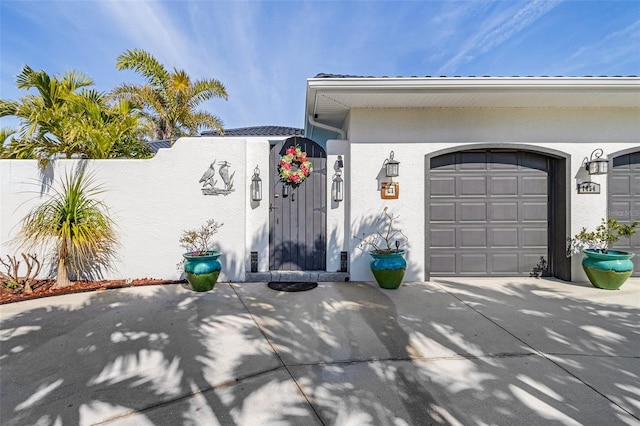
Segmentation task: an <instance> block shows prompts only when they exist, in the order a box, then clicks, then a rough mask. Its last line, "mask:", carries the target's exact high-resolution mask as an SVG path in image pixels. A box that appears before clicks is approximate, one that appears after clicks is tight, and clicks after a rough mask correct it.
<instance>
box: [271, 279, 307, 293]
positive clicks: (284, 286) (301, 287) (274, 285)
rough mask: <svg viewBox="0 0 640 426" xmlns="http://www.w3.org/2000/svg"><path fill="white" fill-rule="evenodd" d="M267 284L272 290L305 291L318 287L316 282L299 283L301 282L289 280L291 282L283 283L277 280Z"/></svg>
mask: <svg viewBox="0 0 640 426" xmlns="http://www.w3.org/2000/svg"><path fill="white" fill-rule="evenodd" d="M267 286H268V287H269V288H270V289H272V290H278V291H289V292H293V291H307V290H313V289H314V288H316V287H318V283H301V282H291V283H283V282H279V281H271V282H270V283H269V284H267Z"/></svg>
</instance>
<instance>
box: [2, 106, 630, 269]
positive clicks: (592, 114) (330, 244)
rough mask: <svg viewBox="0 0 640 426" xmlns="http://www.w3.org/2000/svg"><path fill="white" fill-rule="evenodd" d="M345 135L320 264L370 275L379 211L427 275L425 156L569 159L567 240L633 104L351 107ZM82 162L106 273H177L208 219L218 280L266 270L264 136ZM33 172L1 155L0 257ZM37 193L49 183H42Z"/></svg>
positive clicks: (622, 135)
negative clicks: (537, 153) (110, 257)
mask: <svg viewBox="0 0 640 426" xmlns="http://www.w3.org/2000/svg"><path fill="white" fill-rule="evenodd" d="M345 128H346V129H348V138H349V139H348V140H329V141H327V144H326V151H327V215H326V220H327V235H326V241H327V271H330V272H333V271H337V270H339V269H340V252H341V251H346V252H347V253H348V256H349V262H350V265H349V272H350V274H351V279H352V280H365V281H373V280H374V278H373V275H372V274H371V272H370V270H369V267H368V264H369V260H370V259H369V256H368V255H367V254H366V253H364V252H362V251H361V250H359V249H358V242H359V241H358V240H357V239H356V238H354V237H355V236H356V235H358V236H360V235H362V233H363V232H364V233H369V232H371V231H372V221H373V220H375V219H376V218H378V217H379V216H380V214H381V212H382V210H383V208H384V207H389V209H390V210H391V211H392V212H393V213H395V214H397V215H398V216H399V219H398V222H397V224H398V226H399V227H401V228H402V230H403V231H404V232H405V234H406V235H407V236H408V238H409V243H408V254H407V261H408V270H407V274H406V280H409V281H423V280H424V279H425V278H426V268H425V264H426V259H425V257H426V248H427V245H428V241H427V238H428V235H427V234H426V229H427V227H426V224H425V209H426V207H427V206H426V201H425V200H426V199H427V195H428V194H427V193H426V186H425V174H426V171H427V168H428V167H429V164H428V161H427V155H429V154H431V153H437V152H439V151H441V150H445V149H449V148H452V147H456V149H463V148H468V147H470V146H473V145H477V144H482V145H483V146H486V145H491V146H494V147H498V146H509V147H515V148H518V147H524V146H526V147H527V149H531V147H539V149H547V150H552V151H553V152H555V153H561V154H563V155H568V156H569V160H568V166H569V167H570V175H571V176H572V178H571V182H569V183H567V182H557V184H558V185H567V184H568V187H569V188H570V190H569V193H570V206H569V215H570V217H569V221H570V230H569V232H568V235H567V237H570V236H572V235H575V234H576V233H577V232H578V231H579V230H580V229H581V228H582V227H583V226H584V227H588V228H592V227H594V226H596V225H598V224H599V222H600V219H601V218H602V217H606V216H607V177H606V176H591V177H589V176H588V175H587V174H586V173H585V172H584V170H583V169H582V168H581V167H582V161H583V159H584V158H585V157H589V156H590V154H591V152H592V151H593V150H594V149H596V148H602V149H603V150H604V153H605V156H608V155H610V154H612V153H617V152H620V151H623V150H627V149H630V148H633V147H639V146H640V110H639V109H631V108H630V109H598V110H595V109H584V108H583V109H568V108H564V109H558V108H556V109H550V108H512V109H505V108H476V109H473V108H433V109H389V110H376V109H367V110H352V111H351V114H350V118H349V122H348V123H347V125H346V126H345ZM391 150H393V151H394V154H395V159H396V160H398V161H400V176H399V177H398V178H394V180H395V181H397V182H399V184H400V196H399V199H397V200H383V199H381V197H380V183H381V182H383V181H386V180H387V178H386V177H385V175H384V169H383V163H384V160H385V159H386V158H388V157H389V152H390V151H391ZM338 155H342V157H343V161H344V165H345V166H344V169H343V174H342V177H343V179H344V184H345V200H344V201H343V202H339V203H338V202H335V201H333V199H332V196H331V191H332V177H333V174H334V166H335V163H336V160H337V157H338ZM214 159H215V160H217V161H218V164H219V163H220V162H221V161H223V160H226V161H228V162H230V163H231V167H230V171H231V172H235V177H234V188H235V192H233V193H231V194H229V195H227V196H223V195H218V196H213V195H208V196H205V195H203V194H202V192H201V185H200V184H199V183H198V181H199V179H200V177H201V176H202V174H203V173H204V172H205V170H207V168H208V167H209V164H210V163H211V162H212V161H213V160H214ZM75 165H76V162H75V161H67V160H59V161H56V163H55V165H54V166H53V167H52V168H49V169H48V170H47V171H46V173H45V175H44V177H45V178H46V179H48V181H51V179H53V181H54V182H56V181H57V179H58V178H60V177H62V176H63V175H64V171H65V170H71V169H72V168H73V167H74V166H75ZM256 166H257V167H258V168H259V169H260V178H261V179H262V183H263V200H262V201H260V202H254V201H252V200H251V199H250V192H249V190H250V184H251V177H252V175H253V173H254V169H255V168H256ZM89 169H90V170H92V171H94V172H95V175H96V180H97V181H98V182H100V183H102V184H103V185H104V187H105V189H106V192H105V193H104V194H103V197H104V201H105V202H106V204H107V205H108V206H109V208H110V212H111V215H112V218H113V220H114V221H115V222H116V224H117V226H118V232H119V236H120V242H121V245H120V248H119V250H118V260H117V261H116V262H115V264H114V265H113V266H114V268H113V270H112V271H110V272H109V274H108V275H107V277H108V278H143V277H149V278H164V279H176V278H179V277H180V271H179V270H178V268H177V264H178V263H179V262H180V260H181V254H182V251H183V250H182V248H181V247H180V245H179V242H178V239H179V238H180V234H181V232H182V231H183V230H184V229H189V228H194V227H197V226H199V225H200V224H201V223H203V222H204V221H205V220H207V219H208V218H215V219H216V220H218V221H221V222H224V226H223V227H222V228H221V229H220V232H219V234H217V235H216V238H215V240H216V242H217V243H218V245H219V248H220V249H221V250H222V251H223V253H224V255H223V256H222V257H221V262H222V265H223V272H222V276H221V279H222V280H225V281H243V280H244V278H245V271H248V270H250V261H249V259H250V258H249V253H250V252H251V251H257V252H258V254H259V268H258V270H259V271H268V269H269V265H268V260H269V259H268V258H269V256H268V242H269V189H270V188H271V186H272V182H270V177H269V140H267V139H265V138H206V137H202V138H183V139H180V140H179V141H178V142H177V143H176V144H175V145H174V146H173V147H172V148H171V149H166V150H160V152H159V153H158V154H157V155H156V157H154V158H152V159H149V160H99V161H91V162H90V164H89ZM42 179H43V175H41V172H40V171H39V169H38V166H37V164H36V162H35V161H30V160H2V161H0V254H1V255H4V254H18V253H17V252H16V251H15V249H14V247H13V246H12V245H11V239H12V238H13V236H15V234H16V233H17V231H18V227H19V223H20V220H21V218H22V217H24V215H25V214H26V213H27V212H28V211H29V210H30V209H31V208H32V207H34V206H35V205H37V204H38V203H40V202H42V200H43V196H42V195H40V188H41V186H42V181H43V180H42ZM585 179H590V180H593V181H595V182H597V183H599V184H601V193H600V194H598V195H594V194H589V195H585V194H577V193H576V189H575V188H576V184H577V183H578V182H580V181H582V180H585ZM46 190H47V191H48V190H49V189H46ZM579 257H580V256H575V257H574V258H573V259H572V278H573V280H575V281H583V280H586V277H585V276H584V273H583V272H582V269H581V268H580V259H579Z"/></svg>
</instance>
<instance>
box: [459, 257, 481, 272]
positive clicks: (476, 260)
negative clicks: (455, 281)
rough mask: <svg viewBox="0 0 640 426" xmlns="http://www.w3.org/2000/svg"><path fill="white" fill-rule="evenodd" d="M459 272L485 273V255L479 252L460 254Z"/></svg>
mask: <svg viewBox="0 0 640 426" xmlns="http://www.w3.org/2000/svg"><path fill="white" fill-rule="evenodd" d="M460 273H462V274H486V273H487V255H486V254H481V253H473V254H471V253H462V254H460Z"/></svg>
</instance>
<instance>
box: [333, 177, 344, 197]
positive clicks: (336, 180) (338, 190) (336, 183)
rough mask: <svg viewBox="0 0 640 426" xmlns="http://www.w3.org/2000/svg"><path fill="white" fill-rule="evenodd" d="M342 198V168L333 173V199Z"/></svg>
mask: <svg viewBox="0 0 640 426" xmlns="http://www.w3.org/2000/svg"><path fill="white" fill-rule="evenodd" d="M342 200H344V181H343V180H342V170H338V171H336V174H335V175H333V201H335V202H340V201H342Z"/></svg>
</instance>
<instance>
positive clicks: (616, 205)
mask: <svg viewBox="0 0 640 426" xmlns="http://www.w3.org/2000/svg"><path fill="white" fill-rule="evenodd" d="M632 205H633V204H632V202H631V201H614V202H611V203H609V217H610V218H611V219H616V220H628V219H629V218H630V215H629V212H630V211H631V210H633V208H632Z"/></svg>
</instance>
